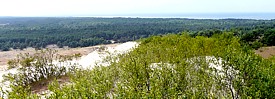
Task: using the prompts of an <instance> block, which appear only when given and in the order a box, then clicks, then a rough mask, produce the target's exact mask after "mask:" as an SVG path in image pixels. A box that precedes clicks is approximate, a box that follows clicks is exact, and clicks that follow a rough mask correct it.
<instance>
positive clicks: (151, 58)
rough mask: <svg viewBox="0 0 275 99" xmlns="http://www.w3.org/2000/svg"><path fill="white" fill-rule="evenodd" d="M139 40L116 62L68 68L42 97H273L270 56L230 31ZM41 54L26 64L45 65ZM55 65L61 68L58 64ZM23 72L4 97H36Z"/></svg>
mask: <svg viewBox="0 0 275 99" xmlns="http://www.w3.org/2000/svg"><path fill="white" fill-rule="evenodd" d="M139 42H140V45H139V47H138V48H136V49H134V50H132V51H131V52H129V53H127V54H122V55H119V56H118V58H119V61H116V59H114V58H113V59H110V60H109V61H111V63H112V64H111V65H110V66H107V67H106V66H97V67H95V68H94V69H92V70H83V69H72V70H71V71H70V72H67V75H68V76H69V77H70V80H71V82H70V83H71V84H67V85H61V84H59V82H58V81H54V82H53V83H51V84H50V85H49V86H48V88H49V90H50V91H51V92H52V93H51V94H49V95H47V96H45V98H49V99H71V98H72V99H74V98H80V99H90V98H183V99H187V98H188V99H189V98H191V99H193V98H194V99H201V98H202V99H206V98H217V99H224V98H225V99H230V98H231V99H238V98H245V99H247V98H249V99H259V98H260V99H261V98H274V96H275V92H274V91H275V83H274V82H275V78H274V76H275V74H274V70H275V64H274V60H273V61H272V60H270V59H264V58H262V57H260V56H258V55H256V54H255V53H254V51H253V50H252V49H251V48H249V46H242V44H241V43H240V39H239V38H238V37H236V36H234V34H233V33H227V32H223V33H221V34H214V35H212V36H211V37H204V36H196V37H192V36H190V33H180V34H168V35H165V36H152V37H149V38H146V39H142V40H139ZM50 52H51V51H50ZM41 56H42V57H45V56H51V55H50V54H45V53H44V54H42V55H41ZM41 56H40V57H41ZM24 57H25V58H24V59H25V60H21V62H20V61H17V62H18V63H30V62H31V61H29V58H28V57H26V56H24ZM31 59H32V58H31ZM43 59H44V58H37V61H38V62H36V63H35V64H34V65H30V66H35V67H36V68H44V67H43V66H44V65H45V64H44V65H43V64H41V63H45V62H43ZM46 59H49V60H51V59H52V58H49V57H46ZM26 60H27V61H26ZM46 63H47V62H46ZM24 66H29V65H24ZM23 70H25V69H23ZM56 70H57V71H58V74H61V73H62V71H60V70H62V69H56ZM63 72H64V71H63ZM23 73H24V72H23ZM38 73H39V72H38ZM49 74H50V75H55V74H51V73H49ZM24 77H26V75H20V76H19V77H18V76H14V77H10V78H9V79H11V81H12V82H13V83H14V85H12V87H11V88H12V90H13V91H10V92H6V93H7V95H8V97H9V98H24V99H28V98H32V99H39V98H40V96H39V95H37V94H33V93H32V92H31V91H30V90H31V89H30V87H28V86H26V85H25V84H24V82H27V80H24V79H22V78H24ZM28 80H31V79H28ZM15 82H16V83H15Z"/></svg>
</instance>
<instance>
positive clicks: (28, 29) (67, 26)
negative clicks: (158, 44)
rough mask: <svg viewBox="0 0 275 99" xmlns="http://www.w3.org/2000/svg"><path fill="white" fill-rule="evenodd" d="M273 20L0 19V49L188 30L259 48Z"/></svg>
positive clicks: (117, 39)
mask: <svg viewBox="0 0 275 99" xmlns="http://www.w3.org/2000/svg"><path fill="white" fill-rule="evenodd" d="M274 27H275V20H253V19H218V20H217V19H185V18H90V17H84V18H77V17H67V18H53V17H52V18H48V17H39V18H36V17H33V18H28V17H1V18H0V50H2V51H7V50H10V48H13V49H23V48H26V47H34V48H44V47H46V46H47V45H50V44H57V45H58V46H59V47H63V46H69V47H86V46H92V45H98V44H108V43H111V42H113V41H115V42H126V41H132V40H137V39H140V38H146V37H149V36H152V35H163V34H167V33H174V34H177V33H180V32H182V31H187V32H188V33H190V34H192V35H193V36H197V35H199V36H207V37H210V36H212V35H213V34H217V33H221V32H222V31H227V32H228V31H230V32H233V33H234V35H235V36H238V37H240V38H242V40H243V41H244V42H245V43H247V44H250V45H251V46H255V48H258V47H259V46H263V45H264V44H266V45H273V44H275V43H273V42H274V33H273V32H272V31H274Z"/></svg>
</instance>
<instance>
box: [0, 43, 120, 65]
mask: <svg viewBox="0 0 275 99" xmlns="http://www.w3.org/2000/svg"><path fill="white" fill-rule="evenodd" d="M117 45H118V44H107V45H97V46H90V47H82V48H56V47H52V46H49V47H47V48H49V49H55V50H57V51H58V52H57V54H60V55H72V54H77V53H80V54H81V55H82V56H85V55H88V54H89V53H91V52H93V51H94V50H95V49H96V48H99V47H101V46H105V47H115V46H117ZM35 52H36V51H35V49H34V48H26V49H23V50H11V51H4V52H3V51H0V69H1V68H4V67H6V65H7V62H8V61H9V60H11V59H15V58H16V57H17V55H18V54H20V53H30V54H33V53H35Z"/></svg>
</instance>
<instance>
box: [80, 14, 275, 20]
mask: <svg viewBox="0 0 275 99" xmlns="http://www.w3.org/2000/svg"><path fill="white" fill-rule="evenodd" d="M82 17H83V16H82ZM84 17H87V16H84ZM90 17H131V18H136V17H139V18H190V19H231V18H232V19H261V20H270V19H275V13H190V14H132V15H103V16H102V15H95V16H93V15H92V16H90Z"/></svg>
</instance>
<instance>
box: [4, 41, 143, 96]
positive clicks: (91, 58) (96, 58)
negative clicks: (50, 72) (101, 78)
mask: <svg viewBox="0 0 275 99" xmlns="http://www.w3.org/2000/svg"><path fill="white" fill-rule="evenodd" d="M137 46H138V43H137V42H126V43H122V44H119V45H117V46H115V47H107V48H106V49H105V50H102V51H99V50H95V51H93V52H91V53H89V54H88V55H86V56H82V57H81V58H80V59H74V60H72V61H66V62H59V61H54V62H53V64H55V65H56V66H57V67H60V66H65V67H70V66H68V65H73V64H75V65H76V66H78V67H79V68H82V69H92V68H93V67H95V66H96V65H103V66H108V63H105V62H104V59H105V58H106V57H107V56H109V55H113V56H115V55H118V54H123V53H126V52H128V51H130V50H131V49H133V48H135V47H137ZM9 73H12V74H15V73H18V70H17V68H14V69H10V70H5V69H3V70H0V86H1V87H2V90H4V91H6V90H10V88H9V84H10V83H9V82H7V81H6V82H3V80H4V79H3V75H7V74H9ZM1 94H2V93H0V95H1Z"/></svg>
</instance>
